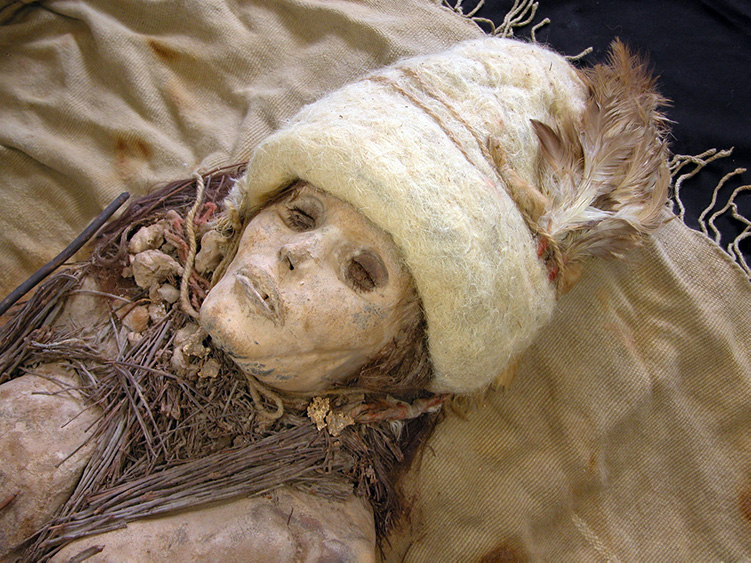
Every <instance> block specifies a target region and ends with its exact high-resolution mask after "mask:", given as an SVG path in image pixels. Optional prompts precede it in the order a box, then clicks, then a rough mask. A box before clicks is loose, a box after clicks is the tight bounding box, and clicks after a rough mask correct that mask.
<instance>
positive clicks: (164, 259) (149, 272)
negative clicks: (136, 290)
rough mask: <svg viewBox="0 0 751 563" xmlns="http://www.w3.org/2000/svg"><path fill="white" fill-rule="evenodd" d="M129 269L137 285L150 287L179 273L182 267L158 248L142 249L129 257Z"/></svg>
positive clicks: (145, 287)
mask: <svg viewBox="0 0 751 563" xmlns="http://www.w3.org/2000/svg"><path fill="white" fill-rule="evenodd" d="M130 267H131V269H132V270H133V277H134V278H135V280H136V284H137V285H138V287H141V288H143V289H150V288H152V287H154V286H157V285H159V284H161V283H162V282H163V281H165V280H166V279H167V278H168V277H171V276H175V275H181V274H182V273H183V268H182V266H180V264H178V263H177V261H176V260H175V259H174V258H172V257H171V256H168V255H167V254H165V253H164V252H161V251H159V250H144V251H143V252H139V253H138V254H136V255H135V256H133V257H132V258H131V264H130Z"/></svg>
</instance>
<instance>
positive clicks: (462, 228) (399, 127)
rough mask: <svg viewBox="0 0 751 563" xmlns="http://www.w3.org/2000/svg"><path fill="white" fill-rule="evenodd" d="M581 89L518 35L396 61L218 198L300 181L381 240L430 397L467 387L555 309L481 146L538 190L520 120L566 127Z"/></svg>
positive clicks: (528, 131) (254, 202)
mask: <svg viewBox="0 0 751 563" xmlns="http://www.w3.org/2000/svg"><path fill="white" fill-rule="evenodd" d="M587 95H588V92H587V88H586V86H585V84H584V82H583V80H582V78H581V77H580V75H579V74H578V73H577V72H576V71H575V70H574V68H573V67H572V66H571V65H570V64H569V63H568V62H567V61H566V60H565V59H564V58H563V57H562V56H560V55H558V54H556V53H553V52H552V51H550V50H547V49H545V48H542V47H540V46H536V45H532V44H527V43H523V42H520V41H516V40H509V39H500V38H486V39H480V40H475V41H469V42H465V43H462V44H459V45H457V46H456V47H455V48H453V49H451V50H450V51H448V52H444V53H441V54H438V55H432V56H424V57H418V58H412V59H408V60H404V61H401V62H399V63H397V64H395V65H393V66H391V67H388V68H385V69H383V70H381V71H378V72H376V73H375V74H372V75H370V76H368V77H366V78H365V79H363V80H360V81H359V82H356V83H354V84H351V85H348V86H346V87H344V88H342V89H340V90H338V91H336V92H334V93H332V94H330V95H328V96H327V97H325V98H323V99H321V100H319V101H318V102H316V103H314V104H311V105H309V106H307V107H305V108H303V109H302V110H301V111H300V112H299V113H298V114H297V116H296V117H294V118H293V119H292V120H291V121H290V122H289V123H288V124H286V125H285V126H284V127H282V128H281V129H280V130H279V131H278V132H276V133H275V134H273V135H272V136H270V137H269V138H268V139H267V140H265V141H264V142H263V143H262V144H261V145H260V146H258V148H257V149H256V150H255V152H254V153H253V156H252V157H251V160H250V163H249V167H248V171H247V174H246V175H245V176H244V177H243V178H241V179H240V180H239V181H238V183H237V185H236V186H235V188H234V191H233V193H232V194H231V195H230V197H229V198H228V201H229V202H230V203H231V204H232V205H234V206H235V207H236V209H237V211H239V212H240V213H247V212H249V211H251V210H253V209H254V208H256V207H257V206H259V205H260V204H261V203H262V202H263V201H264V200H266V199H268V196H269V194H270V193H273V192H276V191H278V190H280V189H281V188H283V187H286V186H287V185H289V184H290V182H292V181H294V180H296V179H301V180H305V181H307V182H309V183H311V184H313V185H314V186H316V187H317V188H319V189H322V190H325V191H327V192H329V193H330V194H332V195H334V196H337V197H339V198H341V199H343V200H345V201H347V202H349V203H351V204H352V205H354V206H355V207H356V208H357V209H358V210H359V211H360V212H361V213H363V214H364V215H365V216H367V217H368V218H369V219H370V220H371V221H372V222H374V223H375V224H377V225H379V226H380V227H381V228H383V229H384V230H385V231H387V232H389V233H390V234H391V236H392V237H393V240H394V241H395V243H396V244H397V245H398V247H399V248H400V249H401V252H402V254H403V257H404V260H405V262H406V264H407V265H408V267H409V269H410V271H411V273H412V276H413V277H414V280H415V283H416V286H417V291H418V293H419V295H420V298H421V300H422V305H423V309H424V312H425V316H426V319H427V325H428V340H429V350H430V354H431V359H432V362H433V365H434V368H435V381H434V384H433V390H435V391H447V392H457V393H464V392H470V391H473V390H476V389H479V388H482V387H484V386H486V385H487V384H488V383H489V382H491V381H493V380H494V379H496V378H497V377H498V376H499V375H500V374H501V373H502V372H503V371H504V370H505V369H506V368H507V366H508V364H509V362H510V361H511V360H512V359H513V358H514V357H515V356H517V355H518V354H519V353H520V352H522V351H523V350H524V349H525V348H526V347H527V346H528V345H529V344H530V343H531V341H532V339H533V337H534V335H535V333H536V331H537V330H538V329H539V328H540V327H541V326H542V325H543V324H544V323H545V322H546V321H547V320H548V319H549V318H550V316H551V314H552V312H553V309H554V306H555V301H556V287H555V285H554V284H553V283H551V281H550V277H551V276H550V269H549V267H548V266H547V265H546V263H545V262H544V261H543V260H542V259H540V257H539V253H540V252H539V249H540V244H539V241H538V240H537V239H536V238H535V236H534V234H533V232H532V231H531V230H530V228H529V226H528V221H525V218H524V216H523V214H522V213H521V212H520V210H519V208H518V207H517V205H516V204H515V201H514V199H513V198H512V197H511V196H510V190H511V189H513V188H512V186H509V185H507V184H508V182H507V181H506V179H505V177H504V176H503V175H502V174H499V172H498V162H497V161H495V162H494V161H493V159H492V158H490V156H489V151H488V140H489V139H495V140H496V141H497V142H499V143H500V146H502V148H503V151H504V163H505V164H504V165H505V166H507V168H508V167H510V170H512V171H513V174H514V175H515V177H518V178H522V179H523V180H524V181H527V182H529V183H532V184H534V185H535V186H537V187H539V189H540V190H542V193H545V186H541V185H540V183H541V182H542V183H544V182H545V181H546V179H545V178H540V173H539V169H540V164H539V163H540V141H539V140H538V136H537V135H536V133H535V130H534V125H533V123H532V122H531V120H537V121H539V122H542V123H556V122H557V121H559V118H560V116H561V115H566V116H573V117H574V119H577V116H580V115H581V114H582V112H583V111H584V107H585V101H586V99H587Z"/></svg>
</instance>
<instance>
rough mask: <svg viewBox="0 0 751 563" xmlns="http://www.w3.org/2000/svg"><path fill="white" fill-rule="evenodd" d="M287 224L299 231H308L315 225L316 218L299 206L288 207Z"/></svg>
mask: <svg viewBox="0 0 751 563" xmlns="http://www.w3.org/2000/svg"><path fill="white" fill-rule="evenodd" d="M286 222H287V226H288V227H289V228H290V229H292V230H294V231H298V232H300V233H302V232H305V231H310V230H313V229H315V227H316V218H315V217H314V216H313V215H311V214H310V213H308V212H307V211H305V210H304V209H302V208H301V207H299V206H296V205H295V206H292V207H289V208H288V213H287V221H286Z"/></svg>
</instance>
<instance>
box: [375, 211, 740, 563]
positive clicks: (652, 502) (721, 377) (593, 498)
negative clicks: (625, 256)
mask: <svg viewBox="0 0 751 563" xmlns="http://www.w3.org/2000/svg"><path fill="white" fill-rule="evenodd" d="M750 320H751V285H750V284H749V282H748V280H747V279H746V277H745V275H744V273H743V271H742V270H741V269H740V268H739V267H738V266H737V265H736V264H735V263H734V262H732V261H731V260H730V259H729V258H728V257H727V256H726V255H725V254H724V253H723V252H722V251H721V250H720V249H719V248H718V247H717V246H716V245H715V244H714V243H713V242H711V241H710V240H709V239H707V238H706V237H705V236H704V235H702V234H701V233H697V232H694V231H692V230H690V229H689V228H688V227H686V226H685V225H683V224H682V223H680V222H679V221H678V220H673V221H671V222H670V223H668V224H667V225H665V226H664V227H662V228H661V229H660V230H659V231H658V233H657V235H656V236H655V237H654V239H653V240H650V241H649V242H648V244H647V245H645V247H643V248H641V249H638V250H637V251H634V252H632V253H631V255H630V256H629V262H612V263H604V262H598V261H593V262H590V263H589V264H588V268H587V270H586V273H585V275H584V276H583V279H582V280H581V281H580V282H579V284H578V285H577V286H575V287H574V289H573V290H572V292H571V293H569V294H568V295H566V296H565V297H564V298H563V299H562V300H561V301H560V307H559V310H558V312H557V314H556V316H555V317H554V319H553V321H552V323H551V325H550V326H548V328H547V329H546V330H544V331H543V332H542V334H540V335H539V338H538V339H537V341H536V343H535V344H534V346H533V347H532V348H531V349H530V350H529V351H528V353H527V354H526V355H525V356H524V359H523V361H522V364H521V366H520V370H519V373H518V375H517V377H516V379H515V380H514V381H513V382H512V383H511V385H510V386H509V387H508V388H507V389H506V390H505V391H504V392H502V393H491V394H489V395H488V396H487V398H486V400H485V402H484V403H482V404H480V406H479V407H477V408H476V409H475V410H473V411H472V412H470V413H469V414H468V415H467V417H466V419H462V418H459V417H457V416H449V417H448V419H447V420H445V421H444V422H442V423H441V425H440V426H439V428H438V430H437V431H436V433H435V434H434V435H433V437H432V439H431V440H430V442H429V447H428V449H427V451H426V452H425V454H424V456H423V462H422V467H421V468H420V470H419V471H413V473H412V475H411V486H410V494H411V495H412V497H413V498H414V503H415V505H414V506H415V508H414V517H413V524H412V529H411V530H409V531H408V532H406V533H403V534H402V535H400V536H398V537H395V538H394V539H393V542H392V543H393V551H392V552H391V553H390V554H389V557H388V560H393V561H402V560H403V561H476V560H485V561H526V560H533V561H718V560H723V561H739V560H748V559H749V558H751V324H750V323H749V321H750ZM405 555H406V556H405Z"/></svg>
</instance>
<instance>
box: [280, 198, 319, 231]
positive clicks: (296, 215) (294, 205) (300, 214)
mask: <svg viewBox="0 0 751 563" xmlns="http://www.w3.org/2000/svg"><path fill="white" fill-rule="evenodd" d="M281 216H282V220H283V221H284V223H285V224H286V225H287V227H289V228H290V229H292V230H293V231H297V232H304V231H312V230H313V229H315V228H316V227H317V226H318V225H319V224H320V222H321V219H322V217H323V204H322V203H321V202H320V201H319V200H317V199H315V198H312V197H300V198H295V199H293V200H292V201H288V202H286V203H285V204H284V205H282V209H281Z"/></svg>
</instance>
